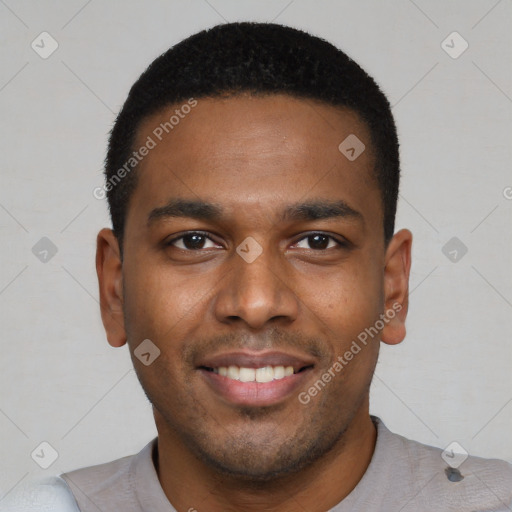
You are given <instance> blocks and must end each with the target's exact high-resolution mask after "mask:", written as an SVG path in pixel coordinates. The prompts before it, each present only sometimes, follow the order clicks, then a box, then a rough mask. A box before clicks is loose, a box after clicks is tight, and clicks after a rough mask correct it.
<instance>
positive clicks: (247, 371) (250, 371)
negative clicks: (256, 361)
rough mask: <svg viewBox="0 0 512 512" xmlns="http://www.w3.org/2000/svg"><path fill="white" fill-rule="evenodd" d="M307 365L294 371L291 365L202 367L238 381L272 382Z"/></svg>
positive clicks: (303, 368)
mask: <svg viewBox="0 0 512 512" xmlns="http://www.w3.org/2000/svg"><path fill="white" fill-rule="evenodd" d="M308 368H309V367H308V366H304V367H302V368H300V369H299V370H297V371H295V369H294V368H293V366H262V367H261V368H248V367H247V366H242V367H240V366H235V365H231V366H219V367H218V368H208V367H207V366H204V367H202V369H204V370H205V371H209V372H213V373H215V374H217V375H220V376H221V377H226V378H227V379H231V380H238V381H240V382H260V383H265V382H272V381H274V380H281V379H284V378H286V377H290V376H291V375H294V374H295V373H300V372H302V371H305V370H307V369H308Z"/></svg>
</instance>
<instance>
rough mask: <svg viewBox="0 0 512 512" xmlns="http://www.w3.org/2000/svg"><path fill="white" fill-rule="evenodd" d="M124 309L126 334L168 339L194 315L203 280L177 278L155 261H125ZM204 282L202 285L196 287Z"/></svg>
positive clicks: (201, 298)
mask: <svg viewBox="0 0 512 512" xmlns="http://www.w3.org/2000/svg"><path fill="white" fill-rule="evenodd" d="M125 276H128V277H125V281H124V287H125V289H124V298H125V304H124V311H125V323H126V328H127V332H128V338H129V340H130V338H133V339H134V341H135V338H141V337H142V339H144V338H149V339H154V340H155V341H156V342H158V340H160V341H161V342H162V343H164V342H165V343H167V342H168V340H169V339H170V338H176V336H177V335H178V334H179V331H180V328H182V326H184V324H185V323H188V322H190V321H191V320H193V319H194V318H195V316H196V315H197V314H198V312H199V311H200V310H201V304H202V303H203V301H204V300H206V297H205V289H204V281H203V284H202V285H201V281H200V280H198V279H196V278H188V279H187V278H182V279H180V277H179V276H177V275H176V273H171V272H169V271H168V269H166V268H163V267H162V266H161V265H158V264H154V263H153V264H148V263H146V264H140V263H139V264H137V262H134V264H127V268H126V272H125ZM200 286H203V288H202V289H199V288H198V287H200Z"/></svg>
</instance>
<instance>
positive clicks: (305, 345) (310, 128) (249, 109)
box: [26, 23, 512, 512]
mask: <svg viewBox="0 0 512 512" xmlns="http://www.w3.org/2000/svg"><path fill="white" fill-rule="evenodd" d="M398 183H399V156H398V141H397V135H396V129H395V125H394V121H393V117H392V114H391V111H390V106H389V103H388V101H387V100H386V98H385V96H384V95H383V94H382V92H381V91H380V89H379V88H378V86H377V85H376V84H375V82H374V81H373V79H372V78H370V77H369V76H368V75H367V74H366V73H365V72H364V71H363V70H362V69H361V68H360V67H359V66H358V65H357V64H356V63H355V62H354V61H352V60H351V59H350V58H349V57H347V56H346V55H345V54H344V53H343V52H341V51H340V50H338V49H336V48H335V47H333V46H332V45H330V44H329V43H327V42H325V41H323V40H321V39H318V38H315V37H312V36H310V35H308V34H306V33H304V32H301V31H298V30H294V29H291V28H287V27H282V26H279V25H273V24H252V23H234V24H226V25H221V26H217V27H214V28H213V29H211V30H208V31H203V32H201V33H199V34H196V35H194V36H192V37H190V38H188V39H186V40H185V41H182V42H181V43H180V44H178V45H176V46H175V47H174V48H172V49H170V50H169V51H168V52H166V53H165V54H163V55H162V56H160V57H159V58H158V59H156V60H155V61H154V62H153V63H152V64H151V65H150V67H149V68H148V69H147V70H146V71H145V73H144V74H143V75H142V76H141V77H140V78H139V80H138V81H137V82H136V83H135V84H134V86H133V87H132V89H131V91H130V93H129V96H128V99H127V101H126V103H125V105H124V106H123V109H122V111H121V113H120V114H119V116H118V118H117V120H116V123H115V126H114V128H113V130H112V133H111V137H110V143H109V150H108V155H107V160H106V184H105V188H104V191H105V192H106V193H107V195H108V200H109V206H110V213H111V216H112V223H113V230H110V229H103V230H102V231H101V232H100V233H99V235H98V244H97V259H96V265H97V272H98V278H99V286H100V301H101V313H102V318H103V323H104V326H105V329H106V333H107V338H108V341H109V343H110V344H111V345H113V346H115V347H120V346H123V345H124V344H125V343H127V344H128V346H129V348H130V352H131V354H132V360H133V363H134V366H135V369H136V372H137V375H138V377H139V380H140V382H141V385H142V387H143V389H144V391H145V393H146V395H147V396H148V398H149V400H150V401H151V403H152V405H153V411H154V417H155V422H156V426H157V430H158V438H157V439H155V440H153V441H152V442H150V443H149V444H148V445H147V446H146V447H145V448H144V449H143V450H142V451H141V452H140V453H139V454H138V455H135V456H131V457H126V458H123V459H120V460H117V461H113V462H110V463H107V464H103V465H100V466H95V467H90V468H83V469H78V470H76V471H71V472H68V473H65V474H64V475H62V477H60V478H57V479H55V480H54V481H52V482H50V483H49V484H48V485H47V486H46V487H45V489H46V491H48V493H49V494H50V495H51V496H52V498H51V499H53V500H55V503H57V502H59V501H60V503H61V506H62V507H63V509H66V507H68V508H67V509H69V510H81V511H85V512H90V511H103V512H107V511H123V512H135V511H137V512H140V511H152V512H169V511H173V510H176V511H180V512H181V511H195V510H197V511H199V512H201V511H208V512H218V511H228V510H229V511H241V510H243V511H277V510H279V511H280V512H286V511H291V510H305V511H308V512H322V511H326V510H333V511H337V512H345V511H365V512H369V511H398V510H401V511H415V512H417V511H432V510H436V511H458V512H461V511H491V510H493V511H498V510H500V511H502V510H512V508H511V507H512V466H511V465H509V464H508V463H506V462H504V461H497V460H492V461H491V460H485V459H479V458H476V457H469V458H468V459H467V460H465V461H464V462H463V463H462V464H461V465H459V464H447V463H446V462H445V460H444V459H443V458H442V457H441V450H440V449H438V448H433V447H429V446H424V445H421V444H419V443H417V442H414V441H409V440H407V439H405V438H403V437H401V436H399V435H396V434H393V433H391V432H390V431H389V430H388V429H387V428H386V427H385V425H384V424H383V423H382V421H381V420H380V419H379V418H376V417H374V416H370V413H369V388H370V383H371V380H372V376H373V372H374V369H375V365H376V362H377V358H378V353H379V345H380V342H381V341H382V342H384V343H388V344H397V343H400V342H401V341H402V340H403V339H404V336H405V318H406V313H407V308H408V280H409V269H410V264H411V243H412V235H411V233H410V232H409V231H407V230H400V231H398V232H396V233H394V218H395V211H396V201H397V195H398ZM451 455H452V456H453V457H454V458H455V453H453V452H452V453H451ZM39 492H42V491H39ZM37 499H38V498H37V494H36V495H35V497H33V498H32V501H33V502H34V501H37ZM45 500H46V501H45ZM49 500H50V498H41V499H39V508H38V510H41V509H42V505H43V502H45V503H49ZM66 503H67V504H66ZM26 509H28V508H26Z"/></svg>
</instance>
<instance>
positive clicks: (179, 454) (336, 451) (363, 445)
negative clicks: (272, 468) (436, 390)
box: [155, 399, 377, 512]
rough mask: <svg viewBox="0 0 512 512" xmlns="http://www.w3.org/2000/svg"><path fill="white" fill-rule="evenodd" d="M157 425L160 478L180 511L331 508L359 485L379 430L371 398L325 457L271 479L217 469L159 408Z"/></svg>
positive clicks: (268, 511)
mask: <svg viewBox="0 0 512 512" xmlns="http://www.w3.org/2000/svg"><path fill="white" fill-rule="evenodd" d="M155 420H156V424H157V429H158V469H157V472H158V477H159V480H160V484H161V486H162V489H163V491H164V493H165V495H166V496H167V498H168V499H169V501H170V502H171V503H172V505H173V506H174V508H175V509H176V510H179V511H181V510H187V511H189V510H190V511H191V512H192V511H194V510H197V511H198V512H201V511H202V510H204V509H205V508H206V507H207V508H208V512H223V511H227V510H230V511H231V510H233V511H235V510H245V511H247V512H252V511H261V510H265V511H266V512H277V511H278V510H279V512H291V511H296V510H297V504H300V505H301V508H303V509H304V510H308V511H311V512H316V511H319V512H320V511H325V510H329V509H331V508H332V507H334V506H335V505H336V504H338V503H339V502H340V501H342V500H343V499H344V498H345V497H346V496H348V495H349V494H350V492H351V491H352V490H353V489H354V488H355V487H356V485H357V484H358V482H359V481H360V480H361V478H362V477H363V475H364V473H365V471H366V469H367V468H368V465H369V464H370V461H371V458H372V455H373V451H374V448H375V442H376V438H377V432H376V429H375V426H374V425H373V422H372V421H371V418H370V415H369V411H368V399H366V401H365V403H364V404H363V406H362V407H361V408H360V410H359V411H358V412H357V413H356V415H355V416H354V418H353V419H352V421H351V422H350V424H349V425H348V427H347V429H346V430H345V432H344V434H343V436H342V438H341V439H340V440H339V441H338V443H337V444H336V445H335V447H334V448H333V449H332V450H331V451H330V452H329V453H328V454H327V455H325V456H324V457H323V458H322V459H321V460H318V461H316V462H315V463H313V464H312V465H311V466H309V467H308V468H306V469H304V470H302V471H301V472H300V473H297V474H294V475H292V476H287V477H285V478H280V479H277V480H275V481H271V482H264V483H261V482H257V483H254V482H247V481H240V480H239V479H237V478H230V477H227V476H225V475H220V474H218V473H217V472H216V471H215V470H214V469H212V468H210V467H208V466H205V464H204V463H203V462H202V461H200V460H198V459H197V458H196V457H194V455H193V454H191V453H190V452H188V450H187V449H186V448H185V447H184V446H183V443H181V442H180V440H179V439H177V438H176V436H175V434H174V433H173V432H171V431H170V430H169V429H168V427H167V425H166V424H165V422H164V421H163V419H162V418H161V417H160V416H159V414H158V412H157V411H155Z"/></svg>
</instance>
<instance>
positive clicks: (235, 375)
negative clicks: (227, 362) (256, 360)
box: [219, 366, 240, 380]
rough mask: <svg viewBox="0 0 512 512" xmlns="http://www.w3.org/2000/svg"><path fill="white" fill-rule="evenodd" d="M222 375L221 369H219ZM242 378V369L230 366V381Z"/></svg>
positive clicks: (228, 371) (228, 373) (228, 374)
mask: <svg viewBox="0 0 512 512" xmlns="http://www.w3.org/2000/svg"><path fill="white" fill-rule="evenodd" d="M219 373H220V368H219ZM239 376H240V368H238V366H230V367H229V368H228V370H227V377H229V378H230V379H234V380H238V377H239Z"/></svg>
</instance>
